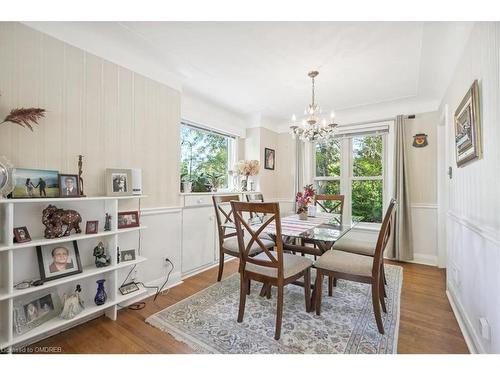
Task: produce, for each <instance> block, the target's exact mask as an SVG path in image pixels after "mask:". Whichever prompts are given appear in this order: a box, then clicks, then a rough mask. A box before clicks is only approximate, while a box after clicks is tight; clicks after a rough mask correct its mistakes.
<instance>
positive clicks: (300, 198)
mask: <svg viewBox="0 0 500 375" xmlns="http://www.w3.org/2000/svg"><path fill="white" fill-rule="evenodd" d="M315 194H316V190H314V188H313V186H312V185H306V186H304V192H301V191H299V192H298V193H297V195H296V196H295V202H296V203H297V213H298V214H300V213H304V212H307V206H308V205H310V204H311V203H312V202H313V198H314V195H315Z"/></svg>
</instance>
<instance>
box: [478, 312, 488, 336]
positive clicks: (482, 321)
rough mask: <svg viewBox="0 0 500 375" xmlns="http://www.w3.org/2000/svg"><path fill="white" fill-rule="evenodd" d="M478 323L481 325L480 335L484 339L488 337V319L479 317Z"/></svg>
mask: <svg viewBox="0 0 500 375" xmlns="http://www.w3.org/2000/svg"><path fill="white" fill-rule="evenodd" d="M479 325H480V326H481V336H482V337H483V339H485V340H489V339H490V325H489V323H488V320H486V318H484V317H481V318H479Z"/></svg>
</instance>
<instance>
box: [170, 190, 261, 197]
mask: <svg viewBox="0 0 500 375" xmlns="http://www.w3.org/2000/svg"><path fill="white" fill-rule="evenodd" d="M229 194H260V191H230V190H226V191H202V192H195V193H179V195H180V196H186V195H229Z"/></svg>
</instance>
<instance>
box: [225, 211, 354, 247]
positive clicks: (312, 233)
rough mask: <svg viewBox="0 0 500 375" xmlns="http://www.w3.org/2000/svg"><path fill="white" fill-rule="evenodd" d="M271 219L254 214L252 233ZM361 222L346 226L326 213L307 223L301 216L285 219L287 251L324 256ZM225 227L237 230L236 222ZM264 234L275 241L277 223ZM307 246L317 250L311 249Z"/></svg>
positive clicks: (313, 217) (283, 220)
mask: <svg viewBox="0 0 500 375" xmlns="http://www.w3.org/2000/svg"><path fill="white" fill-rule="evenodd" d="M268 219H269V215H256V214H253V215H252V217H251V218H250V219H248V224H249V225H250V227H251V228H252V230H257V229H258V228H260V226H261V225H262V223H264V222H266V221H267V220H268ZM360 220H361V218H359V217H356V216H353V217H352V219H351V220H350V221H349V222H346V221H343V220H342V216H341V215H339V214H335V213H326V212H317V213H316V214H315V215H314V216H308V217H307V219H306V220H303V219H301V218H300V217H299V215H298V214H290V215H287V216H284V217H282V218H281V219H280V222H281V235H282V238H283V249H284V250H285V251H292V252H294V253H301V254H310V255H315V256H321V255H322V254H323V253H324V252H326V251H328V250H329V249H331V247H332V246H333V244H334V243H335V242H336V241H338V240H339V239H340V238H341V237H342V236H344V235H345V234H346V233H347V232H349V231H350V230H351V229H352V228H354V227H355V226H356V225H357V224H358V223H359V222H360ZM224 226H225V227H226V228H232V229H235V228H236V227H235V224H234V223H233V222H227V223H226V224H224ZM263 232H264V233H266V234H267V235H269V236H271V237H273V238H275V237H276V223H275V221H273V222H271V223H269V224H268V225H267V226H266V228H264V230H263ZM307 244H312V245H313V246H307Z"/></svg>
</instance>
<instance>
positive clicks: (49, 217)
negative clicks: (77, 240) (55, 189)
mask: <svg viewBox="0 0 500 375" xmlns="http://www.w3.org/2000/svg"><path fill="white" fill-rule="evenodd" d="M81 222H82V217H81V216H80V214H79V213H78V212H76V211H75V210H63V209H62V208H57V207H56V206H54V205H52V204H50V205H49V206H47V208H45V209H44V210H43V212H42V223H43V225H45V238H57V237H63V236H69V235H70V234H71V231H72V230H73V229H74V230H75V232H76V233H82V230H81V229H80V225H79V224H80V223H81ZM63 225H64V226H66V230H65V231H63Z"/></svg>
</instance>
